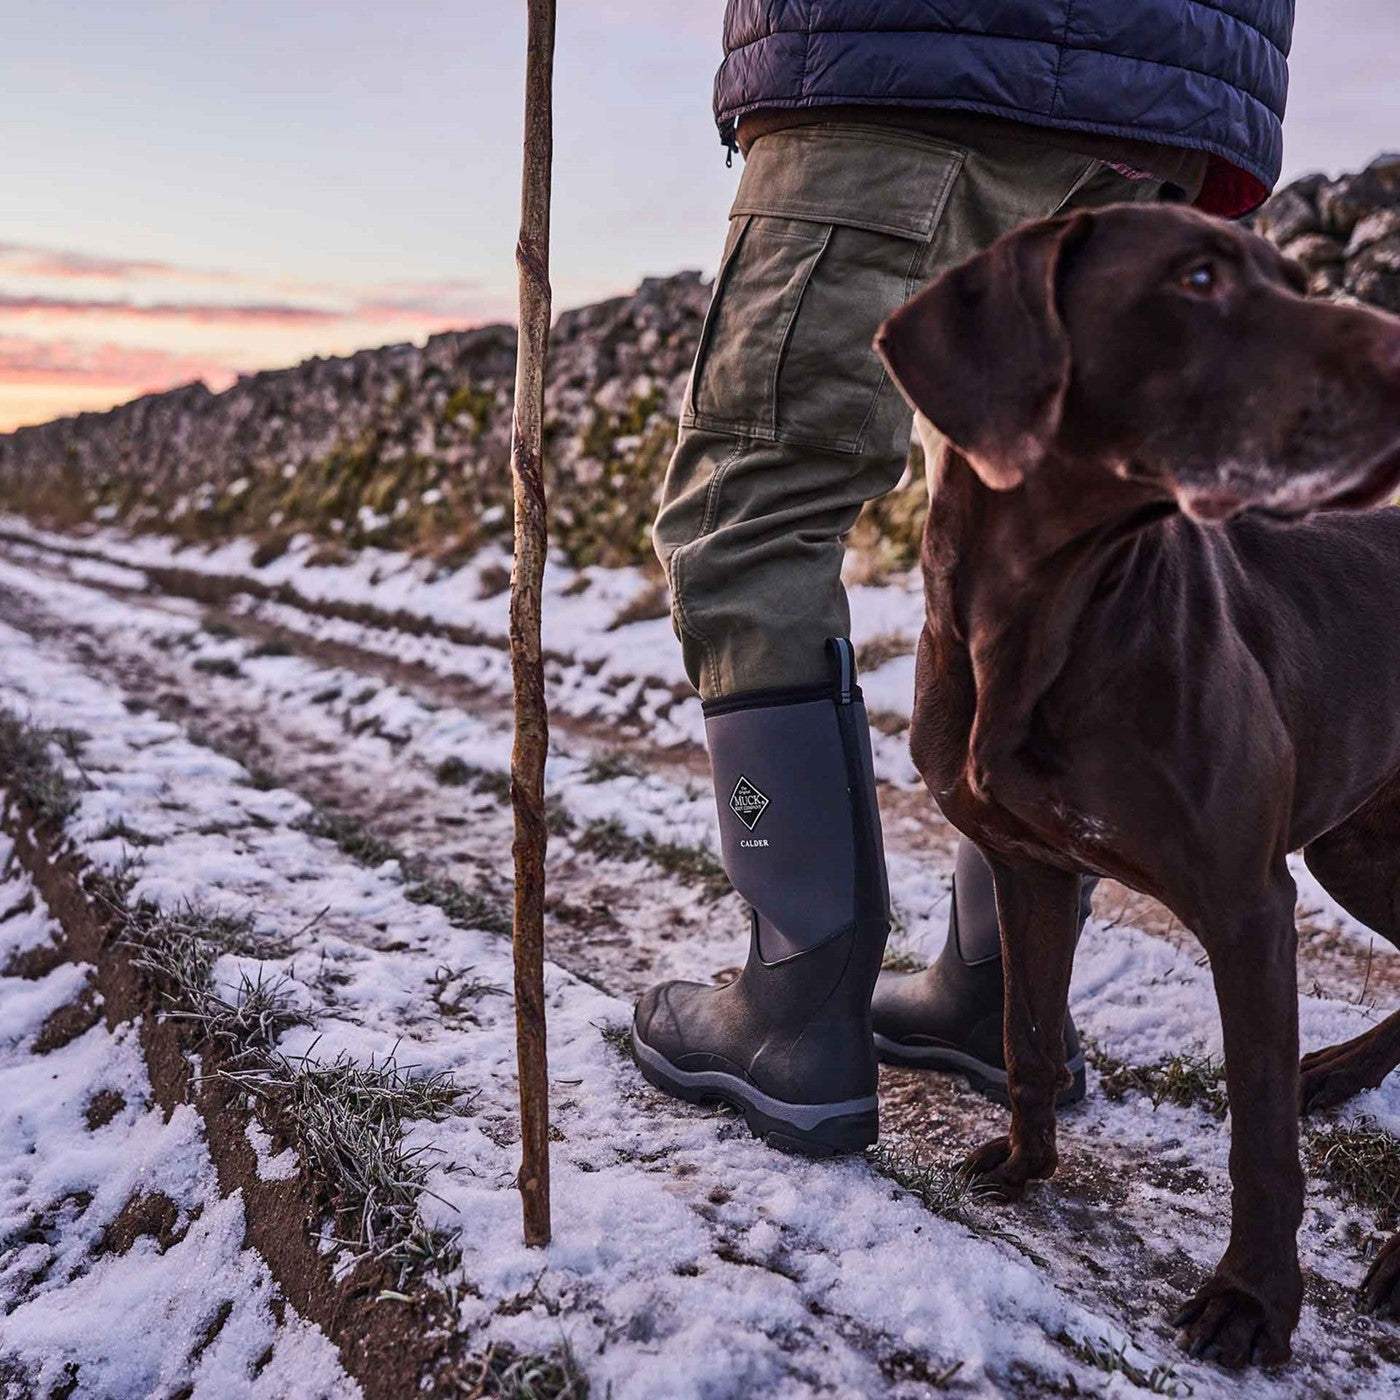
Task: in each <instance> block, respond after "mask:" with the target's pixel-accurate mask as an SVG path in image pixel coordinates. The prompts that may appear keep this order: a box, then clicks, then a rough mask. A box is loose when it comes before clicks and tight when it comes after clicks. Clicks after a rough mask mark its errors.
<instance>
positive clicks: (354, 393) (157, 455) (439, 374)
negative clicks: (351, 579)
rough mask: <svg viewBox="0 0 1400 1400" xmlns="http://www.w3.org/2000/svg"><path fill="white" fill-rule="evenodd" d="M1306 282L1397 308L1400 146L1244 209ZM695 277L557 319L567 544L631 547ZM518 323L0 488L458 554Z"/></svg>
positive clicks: (868, 558)
mask: <svg viewBox="0 0 1400 1400" xmlns="http://www.w3.org/2000/svg"><path fill="white" fill-rule="evenodd" d="M1250 222H1251V223H1252V225H1253V227H1254V228H1255V229H1256V230H1257V231H1258V232H1259V233H1261V234H1263V235H1264V236H1265V237H1266V238H1269V239H1270V240H1272V241H1273V242H1274V243H1275V244H1277V245H1278V246H1279V247H1280V248H1282V249H1283V250H1284V252H1286V253H1287V254H1289V255H1290V256H1291V257H1295V258H1297V259H1298V260H1299V261H1301V262H1302V263H1303V264H1304V265H1305V266H1306V267H1307V268H1308V271H1309V273H1310V276H1311V279H1312V290H1313V291H1314V293H1315V294H1317V295H1326V296H1338V295H1341V296H1351V297H1356V298H1358V299H1361V300H1365V301H1369V302H1373V303H1375V304H1376V305H1378V306H1382V307H1385V308H1387V309H1388V310H1392V311H1400V156H1397V155H1392V156H1384V157H1381V158H1380V159H1378V160H1376V161H1374V162H1373V163H1372V164H1371V165H1370V166H1369V167H1368V168H1367V169H1366V170H1364V171H1361V172H1359V173H1357V174H1354V175H1346V176H1342V177H1341V178H1339V179H1328V178H1326V177H1325V176H1322V175H1310V176H1307V177H1306V178H1304V179H1302V180H1299V181H1297V182H1295V183H1294V184H1292V185H1290V186H1288V187H1287V188H1286V189H1284V190H1282V191H1280V192H1279V193H1278V194H1276V195H1274V196H1273V198H1272V199H1270V200H1269V201H1268V203H1266V204H1265V205H1264V206H1263V208H1261V209H1260V210H1259V211H1258V212H1257V213H1256V214H1255V215H1254V216H1253V217H1252V219H1251V221H1250ZM708 296H709V287H708V284H706V283H704V282H702V281H701V279H700V277H699V276H698V274H695V273H683V274H681V275H679V276H676V277H671V278H666V279H664V280H662V279H658V280H650V281H647V282H644V283H643V284H642V286H641V287H640V288H639V289H638V290H637V292H636V293H634V294H633V295H632V296H630V297H620V298H617V299H615V300H612V301H606V302H602V303H600V304H598V305H596V306H589V307H584V308H583V309H581V310H578V311H570V312H566V313H565V314H564V315H563V316H561V317H560V318H559V322H558V324H557V326H556V328H555V332H554V337H553V340H552V344H551V360H550V371H549V380H548V389H547V407H546V431H547V434H548V453H547V466H548V472H549V485H550V497H551V505H550V514H551V533H552V538H553V540H554V541H555V543H556V544H557V545H558V546H560V547H561V548H563V549H564V550H565V551H566V552H567V554H568V555H569V556H570V558H572V559H573V560H574V561H575V562H577V563H583V564H587V563H605V564H621V563H639V562H640V563H644V562H647V561H648V560H649V559H650V547H649V544H648V531H649V527H650V523H651V517H652V514H653V511H654V508H655V499H656V494H657V491H658V489H659V487H660V483H661V477H662V474H663V472H664V469H665V463H666V460H667V458H668V456H669V455H670V451H671V447H672V445H673V444H674V442H675V420H676V416H677V414H678V413H679V410H680V404H681V397H682V394H683V392H684V389H685V383H686V378H687V375H688V373H689V368H690V362H691V359H692V357H693V355H694V353H695V345H696V342H697V340H698V338H699V334H700V327H701V324H702V321H703V319H704V313H705V306H706V302H707V300H708ZM514 368H515V332H514V330H513V329H512V328H510V327H508V326H486V327H483V328H482V329H479V330H473V331H462V332H454V333H451V334H447V335H438V336H434V337H433V338H432V339H431V340H429V341H428V343H427V344H426V345H425V346H424V347H422V348H421V349H420V348H418V347H415V346H412V345H390V346H386V347H384V348H383V349H379V350H364V351H361V352H360V353H359V354H356V355H351V356H349V357H348V358H344V359H331V360H323V359H316V360H309V361H307V362H306V363H305V364H302V365H298V366H296V367H295V368H293V369H286V370H273V371H268V372H266V373H262V374H255V375H249V376H247V377H245V378H242V379H240V380H239V381H238V382H237V384H235V385H234V386H233V387H232V388H231V389H228V390H226V391H225V392H224V393H222V394H211V393H210V392H209V391H208V390H207V389H205V388H204V386H203V385H201V384H194V385H190V386H188V387H186V388H182V389H175V390H172V391H171V392H169V393H165V394H154V395H151V396H149V397H146V398H142V399H137V400H135V401H134V402H133V403H129V404H126V405H124V406H122V407H121V408H117V409H113V410H112V411H111V412H108V413H86V414H81V415H79V416H78V417H76V418H65V419H60V420H58V421H57V422H53V423H47V424H44V425H42V426H40V427H35V428H23V429H21V430H19V431H18V432H16V433H12V434H10V435H8V436H0V508H8V509H12V510H19V511H22V512H24V513H26V514H28V515H30V516H32V517H34V518H36V519H39V520H43V521H46V522H48V523H52V524H60V525H73V524H76V523H79V522H82V521H87V520H94V519H96V520H106V521H117V522H120V523H122V524H124V525H126V526H128V527H129V528H132V529H157V530H162V531H175V532H177V533H179V534H182V535H184V536H187V537H189V538H193V539H207V540H218V539H224V538H227V537H229V536H231V535H235V534H248V535H253V536H255V537H256V538H258V539H259V540H260V541H262V547H263V549H264V550H265V552H266V553H267V555H268V556H269V557H270V555H271V554H273V553H275V552H276V551H277V550H278V549H279V548H281V547H282V546H283V545H284V544H285V541H286V540H287V539H288V538H290V536H291V535H292V534H293V533H296V532H298V531H308V532H310V533H312V534H314V535H316V536H318V537H320V538H322V539H324V540H325V541H327V542H328V543H331V544H334V543H336V542H339V543H340V544H342V545H344V546H346V547H351V548H353V547H357V546H360V545H365V544H379V545H384V546H388V547H399V548H407V549H412V550H418V551H423V552H428V553H432V554H434V555H437V556H440V557H443V558H445V559H448V560H451V559H452V558H455V557H461V556H462V555H464V554H465V553H467V552H469V551H471V550H472V549H474V548H475V547H476V546H477V545H479V544H480V543H481V542H482V541H483V540H486V539H490V538H493V537H501V536H503V535H505V534H507V533H508V532H509V529H510V494H511V493H510V470H509V444H510V403H511V391H512V384H513V380H514ZM923 505H924V499H923V489H922V484H921V482H920V481H919V480H918V474H917V473H914V474H911V478H910V480H909V483H908V485H907V487H906V488H905V489H903V490H900V491H896V492H894V493H892V494H891V495H890V496H889V497H887V498H886V499H885V500H884V501H882V502H880V503H878V504H877V505H875V506H873V507H872V508H871V509H870V510H868V511H867V512H866V515H865V517H864V518H863V519H862V522H861V524H860V526H858V527H857V531H856V536H855V539H856V542H857V543H858V545H859V549H860V553H861V556H862V559H863V561H864V562H865V566H866V571H867V572H873V573H879V572H880V571H882V570H883V569H884V568H886V567H891V566H894V567H898V566H902V565H905V564H907V563H909V562H911V561H912V560H913V558H914V557H915V553H916V550H917V540H918V535H919V531H920V529H921V528H922V520H923Z"/></svg>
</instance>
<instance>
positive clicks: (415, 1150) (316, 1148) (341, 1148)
mask: <svg viewBox="0 0 1400 1400" xmlns="http://www.w3.org/2000/svg"><path fill="white" fill-rule="evenodd" d="M223 1074H224V1077H226V1078H228V1079H230V1080H232V1081H233V1082H235V1083H237V1084H239V1085H240V1086H241V1087H243V1088H245V1089H247V1090H248V1091H249V1092H251V1093H254V1094H257V1095H259V1096H260V1097H263V1098H265V1099H269V1100H271V1101H272V1104H273V1106H274V1108H275V1110H276V1112H277V1115H278V1118H279V1120H280V1121H282V1122H284V1123H286V1124H288V1125H290V1127H291V1129H292V1131H293V1132H294V1133H295V1135H296V1139H297V1145H298V1148H299V1150H300V1152H301V1155H302V1159H303V1161H305V1162H306V1163H307V1164H308V1165H309V1166H310V1167H311V1168H312V1170H313V1171H314V1172H315V1174H316V1175H317V1176H318V1177H319V1178H320V1180H321V1181H322V1182H323V1183H324V1184H325V1185H326V1187H327V1194H328V1196H329V1205H330V1210H331V1214H332V1217H333V1220H334V1222H335V1229H336V1232H337V1236H336V1237H337V1240H338V1242H339V1243H342V1244H345V1245H347V1246H349V1247H350V1248H351V1249H353V1250H355V1251H356V1253H357V1256H358V1257H359V1258H362V1259H363V1258H373V1259H375V1260H378V1261H383V1262H387V1263H389V1264H390V1265H391V1266H393V1267H395V1268H396V1270H397V1273H398V1279H399V1284H400V1286H402V1285H403V1283H404V1282H405V1281H406V1279H407V1278H408V1276H409V1275H410V1273H412V1272H414V1271H415V1270H416V1269H422V1268H424V1267H427V1266H431V1267H432V1268H433V1269H434V1270H436V1271H447V1270H448V1269H450V1268H452V1267H453V1266H454V1265H455V1262H456V1257H457V1251H456V1246H455V1245H454V1243H453V1242H452V1239H451V1238H450V1237H449V1236H447V1235H446V1234H444V1233H441V1232H436V1231H432V1230H429V1229H428V1228H427V1227H426V1226H425V1225H424V1224H423V1222H422V1219H421V1218H420V1217H419V1215H418V1201H419V1198H420V1197H421V1196H422V1194H423V1192H424V1191H425V1190H426V1188H427V1179H428V1172H429V1164H428V1160H427V1158H428V1153H429V1149H428V1148H427V1147H426V1146H418V1147H409V1146H408V1145H407V1143H406V1128H407V1125H408V1124H409V1123H410V1122H413V1121H424V1120H426V1121H428V1122H434V1123H436V1122H441V1121H442V1119H444V1118H445V1117H447V1116H448V1115H449V1114H450V1113H452V1112H453V1111H455V1110H456V1108H457V1104H458V1101H459V1100H460V1099H462V1098H463V1097H464V1095H465V1092H466V1091H465V1090H463V1089H462V1088H460V1087H459V1086H458V1085H457V1084H456V1082H455V1081H454V1080H453V1078H452V1076H451V1075H450V1074H449V1073H447V1072H446V1071H445V1070H444V1071H438V1072H437V1073H434V1074H418V1073H416V1066H412V1065H409V1066H401V1065H399V1063H398V1062H397V1060H396V1059H395V1058H394V1057H393V1056H392V1055H391V1056H389V1057H388V1058H387V1059H384V1060H380V1061H377V1062H376V1061H371V1062H370V1063H369V1064H367V1065H366V1064H358V1063H356V1062H355V1061H353V1060H352V1059H350V1058H349V1057H348V1056H347V1055H345V1054H344V1053H342V1054H341V1055H338V1056H337V1057H336V1058H335V1059H334V1060H331V1061H329V1062H318V1061H315V1060H311V1059H308V1058H305V1057H286V1056H282V1055H278V1054H275V1053H274V1054H272V1055H270V1056H268V1057H267V1059H266V1060H265V1062H264V1063H263V1064H260V1065H258V1066H257V1067H255V1068H251V1069H242V1070H240V1069H233V1070H226V1071H223Z"/></svg>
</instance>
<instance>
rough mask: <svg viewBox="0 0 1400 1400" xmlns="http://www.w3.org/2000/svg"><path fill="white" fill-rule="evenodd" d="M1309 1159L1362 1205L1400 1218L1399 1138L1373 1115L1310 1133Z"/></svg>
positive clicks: (1308, 1142)
mask: <svg viewBox="0 0 1400 1400" xmlns="http://www.w3.org/2000/svg"><path fill="white" fill-rule="evenodd" d="M1307 1153H1308V1159H1309V1163H1310V1165H1311V1166H1312V1168H1313V1170H1314V1171H1317V1172H1320V1173H1321V1174H1322V1175H1323V1176H1326V1177H1327V1178H1328V1179H1329V1180H1330V1181H1332V1182H1333V1183H1334V1184H1336V1185H1337V1186H1339V1187H1340V1188H1341V1189H1342V1190H1343V1191H1345V1192H1346V1193H1347V1195H1349V1196H1350V1197H1351V1198H1352V1199H1353V1200H1355V1201H1357V1202H1358V1203H1360V1204H1361V1205H1365V1206H1370V1207H1372V1208H1373V1209H1375V1210H1379V1211H1380V1212H1382V1214H1383V1215H1384V1216H1385V1217H1386V1218H1387V1219H1388V1220H1390V1221H1392V1222H1393V1221H1394V1220H1396V1219H1397V1218H1400V1138H1396V1137H1395V1135H1394V1134H1392V1133H1388V1132H1386V1130H1385V1129H1384V1128H1382V1127H1380V1126H1379V1125H1378V1124H1377V1123H1376V1121H1375V1119H1374V1118H1359V1119H1357V1120H1355V1121H1354V1122H1351V1123H1329V1124H1328V1125H1327V1126H1326V1127H1322V1128H1317V1129H1315V1130H1313V1131H1312V1132H1310V1133H1309V1134H1308V1136H1307Z"/></svg>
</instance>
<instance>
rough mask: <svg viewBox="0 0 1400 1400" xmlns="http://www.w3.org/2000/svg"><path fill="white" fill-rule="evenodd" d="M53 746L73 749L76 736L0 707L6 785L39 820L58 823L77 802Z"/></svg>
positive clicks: (0, 746) (0, 762)
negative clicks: (37, 726) (56, 760)
mask: <svg viewBox="0 0 1400 1400" xmlns="http://www.w3.org/2000/svg"><path fill="white" fill-rule="evenodd" d="M55 747H58V748H62V749H64V750H65V751H67V752H69V753H70V754H71V753H74V752H75V751H76V748H77V743H76V736H74V735H71V734H60V733H58V732H57V731H54V730H49V729H39V728H36V727H35V726H34V725H31V724H30V723H29V722H28V721H27V720H24V719H22V718H21V717H20V716H19V715H17V714H15V713H14V711H13V710H8V709H0V772H3V773H4V774H5V775H6V778H7V785H8V787H9V789H10V791H11V792H13V793H15V794H16V795H18V796H19V797H20V799H21V800H22V801H23V802H24V803H25V804H26V805H27V806H28V807H29V809H30V810H31V811H32V812H33V813H34V815H35V816H36V817H38V818H39V819H40V820H41V821H45V822H50V823H52V824H53V825H54V826H62V825H63V823H64V822H65V821H67V820H68V818H69V817H70V816H72V814H73V812H74V811H75V810H76V808H77V805H78V799H77V795H76V794H75V793H74V792H73V789H72V786H71V785H70V783H69V781H68V778H67V776H66V775H65V774H64V772H63V769H62V768H61V767H59V765H58V764H57V763H55V762H54V756H53V751H54V749H55Z"/></svg>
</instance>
